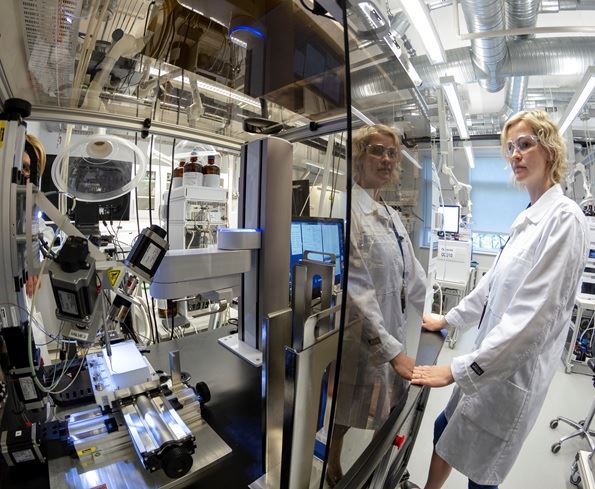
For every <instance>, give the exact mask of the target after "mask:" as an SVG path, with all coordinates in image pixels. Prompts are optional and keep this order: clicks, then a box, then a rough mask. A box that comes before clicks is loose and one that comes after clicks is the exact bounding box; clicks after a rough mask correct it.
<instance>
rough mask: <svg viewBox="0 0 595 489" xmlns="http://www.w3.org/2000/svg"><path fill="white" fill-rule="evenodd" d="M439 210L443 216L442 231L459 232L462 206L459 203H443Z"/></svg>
mask: <svg viewBox="0 0 595 489" xmlns="http://www.w3.org/2000/svg"><path fill="white" fill-rule="evenodd" d="M438 212H440V213H441V214H442V216H443V219H442V229H441V231H444V232H445V233H453V234H458V233H459V221H460V219H461V208H460V207H459V206H458V205H442V206H440V207H439V208H438Z"/></svg>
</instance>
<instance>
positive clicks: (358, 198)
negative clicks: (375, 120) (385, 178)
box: [336, 185, 426, 428]
mask: <svg viewBox="0 0 595 489" xmlns="http://www.w3.org/2000/svg"><path fill="white" fill-rule="evenodd" d="M388 209H389V210H388V212H390V217H389V215H388V214H387V209H386V207H385V206H384V205H383V204H382V203H378V202H376V201H375V200H374V199H373V198H372V197H371V195H370V194H369V193H368V191H366V190H364V189H362V188H361V187H359V186H358V185H354V188H353V191H352V205H351V237H350V243H351V252H350V257H349V278H348V283H347V294H348V304H347V307H348V316H347V317H348V319H347V324H346V330H345V336H344V343H343V354H342V364H341V365H342V366H341V374H340V375H341V377H340V385H339V398H338V401H337V413H336V422H337V423H338V424H342V425H345V426H355V427H359V428H366V427H368V428H378V427H379V426H380V425H381V424H382V422H383V421H384V420H385V419H386V416H387V415H388V413H389V412H390V410H391V409H392V408H394V407H395V406H398V405H399V404H400V403H401V402H404V397H405V394H406V389H407V383H406V382H405V381H404V379H402V378H401V377H399V376H398V375H396V374H395V372H394V370H393V368H392V366H391V365H390V363H389V362H390V360H392V359H393V358H394V357H396V356H397V355H398V354H399V353H401V352H402V351H406V350H407V347H406V344H405V338H406V331H405V326H406V324H407V311H408V310H410V309H411V308H412V307H415V308H417V309H418V310H419V311H420V313H421V311H422V309H423V305H424V299H425V292H426V277H425V272H424V269H423V268H422V266H421V265H420V264H419V262H418V261H417V259H416V258H415V255H414V252H413V246H412V244H411V240H410V239H409V236H408V235H407V231H406V230H405V227H404V226H403V223H402V222H401V219H400V218H399V214H398V213H397V212H396V211H395V210H393V209H392V208H390V207H389V208H388ZM391 219H392V222H393V223H394V225H395V227H396V229H397V231H398V233H399V235H400V236H402V237H403V241H402V246H403V255H404V258H405V259H404V260H403V255H402V254H401V251H400V249H399V246H398V243H397V239H396V236H395V232H394V228H393V226H392V224H391ZM403 266H404V267H405V283H406V298H407V306H406V310H405V314H403V311H402V309H401V288H402V283H403V275H402V274H403ZM413 356H415V355H413Z"/></svg>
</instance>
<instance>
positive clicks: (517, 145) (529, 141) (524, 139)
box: [506, 134, 539, 158]
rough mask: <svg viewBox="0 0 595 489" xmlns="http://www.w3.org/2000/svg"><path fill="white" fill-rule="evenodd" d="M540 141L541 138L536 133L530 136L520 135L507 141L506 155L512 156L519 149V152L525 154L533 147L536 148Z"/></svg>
mask: <svg viewBox="0 0 595 489" xmlns="http://www.w3.org/2000/svg"><path fill="white" fill-rule="evenodd" d="M538 143H539V138H538V137H537V136H535V135H534V134H529V135H528V136H519V137H518V138H516V141H508V142H507V143H506V157H507V158H512V155H513V154H514V152H515V150H517V149H518V150H519V153H521V154H525V153H526V152H527V151H529V150H530V149H531V148H534V147H535V146H537V144H538Z"/></svg>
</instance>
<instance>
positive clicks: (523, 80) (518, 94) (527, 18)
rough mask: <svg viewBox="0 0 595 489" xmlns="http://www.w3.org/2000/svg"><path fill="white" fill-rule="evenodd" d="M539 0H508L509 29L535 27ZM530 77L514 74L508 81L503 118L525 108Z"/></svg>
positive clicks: (507, 25) (507, 20)
mask: <svg viewBox="0 0 595 489" xmlns="http://www.w3.org/2000/svg"><path fill="white" fill-rule="evenodd" d="M539 4H540V1H539V0H532V1H526V0H520V1H519V0H508V1H507V2H506V5H505V7H504V20H505V25H506V28H507V29H515V28H525V27H535V25H536V24H537V14H538V12H539ZM527 38H533V36H515V37H514V39H527ZM528 85H529V77H527V76H514V77H512V78H511V79H510V81H509V82H508V86H507V89H506V101H505V104H504V107H503V109H502V118H503V119H504V120H505V119H508V118H509V117H510V116H511V115H513V114H516V113H517V112H519V111H521V110H523V104H524V102H525V97H526V95H527V86H528Z"/></svg>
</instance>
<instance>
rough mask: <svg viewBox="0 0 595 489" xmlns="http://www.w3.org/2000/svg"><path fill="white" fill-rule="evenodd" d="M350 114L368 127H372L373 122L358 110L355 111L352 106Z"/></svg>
mask: <svg viewBox="0 0 595 489" xmlns="http://www.w3.org/2000/svg"><path fill="white" fill-rule="evenodd" d="M351 113H352V114H353V115H354V116H356V117H357V118H358V119H359V120H360V121H362V122H365V123H366V124H368V126H373V125H374V124H375V122H374V121H373V120H372V119H370V118H369V117H368V116H367V115H365V114H364V113H363V112H361V111H360V110H358V109H356V108H355V107H354V106H353V105H352V106H351Z"/></svg>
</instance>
